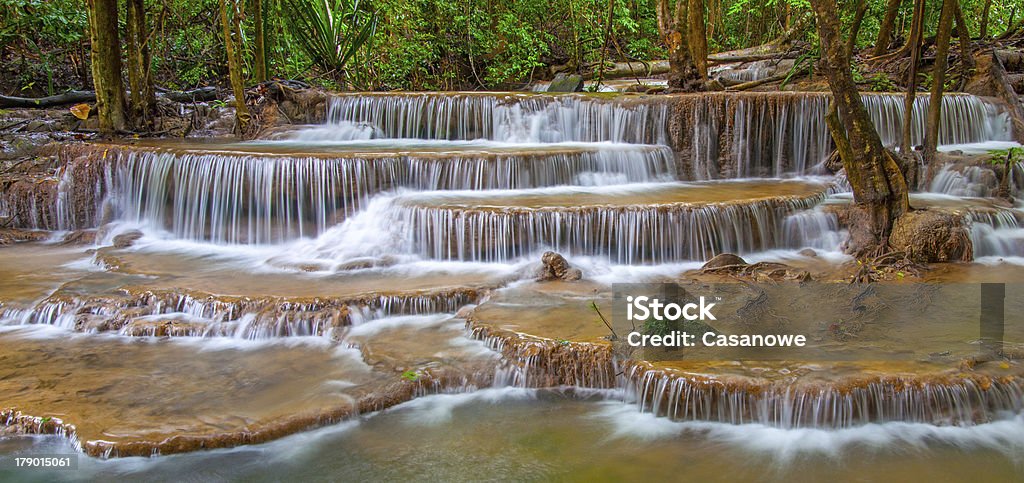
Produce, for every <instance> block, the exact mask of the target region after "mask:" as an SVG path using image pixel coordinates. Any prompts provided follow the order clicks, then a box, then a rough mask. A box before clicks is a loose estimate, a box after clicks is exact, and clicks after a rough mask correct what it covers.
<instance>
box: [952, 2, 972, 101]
mask: <svg viewBox="0 0 1024 483" xmlns="http://www.w3.org/2000/svg"><path fill="white" fill-rule="evenodd" d="M953 6H954V12H953V13H954V14H955V15H956V35H957V37H958V38H959V39H960V86H961V87H963V84H964V83H965V82H967V78H968V77H970V75H971V70H972V69H974V53H973V52H971V32H970V30H968V29H967V20H966V19H964V11H963V9H962V8H960V2H954V3H953Z"/></svg>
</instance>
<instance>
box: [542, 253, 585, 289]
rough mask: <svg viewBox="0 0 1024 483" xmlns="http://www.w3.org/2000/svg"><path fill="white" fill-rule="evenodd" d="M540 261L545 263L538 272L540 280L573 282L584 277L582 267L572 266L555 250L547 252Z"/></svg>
mask: <svg viewBox="0 0 1024 483" xmlns="http://www.w3.org/2000/svg"><path fill="white" fill-rule="evenodd" d="M540 261H541V263H543V264H544V265H543V266H542V267H541V269H540V271H539V273H538V274H537V280H539V281H550V280H565V281H570V282H571V281H576V280H579V279H581V278H583V272H582V271H580V269H578V268H573V267H572V266H570V265H569V262H568V261H566V260H565V257H563V256H562V255H559V254H557V253H555V252H545V253H544V255H542V256H541V258H540Z"/></svg>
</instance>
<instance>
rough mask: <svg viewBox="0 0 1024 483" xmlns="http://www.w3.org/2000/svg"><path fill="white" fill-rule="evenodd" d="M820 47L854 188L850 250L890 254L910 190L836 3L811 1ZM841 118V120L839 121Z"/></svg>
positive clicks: (834, 130)
mask: <svg viewBox="0 0 1024 483" xmlns="http://www.w3.org/2000/svg"><path fill="white" fill-rule="evenodd" d="M810 3H811V9H812V10H813V11H814V16H815V18H816V20H817V26H818V38H819V40H820V42H821V52H822V54H821V63H820V65H821V67H822V70H823V71H824V72H825V76H826V77H827V78H828V84H829V89H830V90H831V91H832V103H831V108H830V111H831V112H830V113H829V115H828V118H827V121H828V125H829V131H830V132H831V134H832V138H833V139H834V140H835V142H836V145H837V146H838V150H839V155H840V157H841V159H842V161H843V169H844V170H845V171H846V176H847V179H849V181H850V186H851V187H852V188H853V201H854V206H853V208H852V212H851V214H852V216H853V217H855V218H856V220H855V222H854V223H851V230H850V243H849V245H848V249H850V250H851V251H852V252H853V253H854V254H856V255H857V256H866V255H869V254H872V253H879V252H884V251H888V249H889V235H890V234H891V233H892V228H893V225H894V224H895V222H896V219H897V218H899V217H900V216H902V215H903V213H905V212H906V211H907V209H908V206H909V203H908V198H907V184H906V181H905V180H904V179H903V173H902V172H900V169H899V166H898V165H897V163H896V160H894V159H893V158H892V157H891V156H890V155H889V154H888V152H887V151H886V150H885V148H884V147H883V146H882V140H881V138H879V136H878V132H877V131H876V130H875V126H874V124H873V123H872V122H871V117H870V116H869V115H868V111H867V109H865V108H864V103H863V102H862V101H861V98H860V93H859V92H857V85H856V84H855V83H854V81H853V71H852V70H851V68H850V55H849V51H848V50H847V48H846V47H847V44H846V42H843V40H842V37H841V35H840V31H839V29H840V20H839V17H838V15H837V10H838V9H836V5H835V2H834V1H832V0H810ZM840 113H841V115H839V114H840Z"/></svg>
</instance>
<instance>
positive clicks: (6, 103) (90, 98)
mask: <svg viewBox="0 0 1024 483" xmlns="http://www.w3.org/2000/svg"><path fill="white" fill-rule="evenodd" d="M79 102H96V93H95V92H93V91H68V92H65V93H63V94H57V95H55V96H47V97H39V98H31V97H14V96H0V107H27V108H41V107H53V106H64V105H67V104H77V103H79Z"/></svg>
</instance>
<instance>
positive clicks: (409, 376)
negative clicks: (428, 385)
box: [402, 371, 420, 382]
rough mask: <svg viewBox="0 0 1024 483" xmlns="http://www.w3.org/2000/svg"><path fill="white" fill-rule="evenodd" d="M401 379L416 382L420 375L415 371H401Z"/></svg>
mask: <svg viewBox="0 0 1024 483" xmlns="http://www.w3.org/2000/svg"><path fill="white" fill-rule="evenodd" d="M402 379H405V380H406V381H409V382H416V381H418V380H420V375H419V373H418V372H416V371H405V372H403V373H402Z"/></svg>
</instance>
